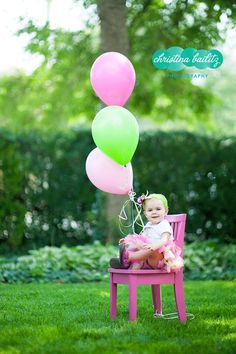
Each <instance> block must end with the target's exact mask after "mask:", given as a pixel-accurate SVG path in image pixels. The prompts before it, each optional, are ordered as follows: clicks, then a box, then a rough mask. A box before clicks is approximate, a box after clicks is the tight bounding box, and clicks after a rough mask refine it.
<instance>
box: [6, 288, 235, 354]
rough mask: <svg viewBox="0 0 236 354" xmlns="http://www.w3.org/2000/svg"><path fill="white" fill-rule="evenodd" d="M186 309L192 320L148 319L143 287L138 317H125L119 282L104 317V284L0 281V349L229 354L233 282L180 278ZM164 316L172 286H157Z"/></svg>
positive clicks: (171, 303)
mask: <svg viewBox="0 0 236 354" xmlns="http://www.w3.org/2000/svg"><path fill="white" fill-rule="evenodd" d="M184 290H185V301H186V305H187V311H188V312H191V313H193V314H194V315H195V320H193V321H187V323H186V324H185V325H183V324H182V323H180V322H179V321H178V320H177V319H176V320H172V321H165V320H161V319H156V318H154V317H153V308H152V305H151V291H150V287H149V286H140V287H139V291H138V320H137V321H136V322H135V323H130V322H129V321H128V310H127V303H128V294H127V287H126V286H119V290H118V313H117V319H116V320H115V321H111V320H110V317H109V284H108V282H106V283H100V284H99V283H94V284H93V283H90V284H78V285H77V284H25V285H24V286H22V285H20V284H19V285H5V286H1V312H0V319H1V333H0V347H1V351H2V353H4V354H5V353H9V354H10V353H25V354H30V353H47V354H50V353H67V354H75V353H80V354H87V353H91V354H99V353H104V354H109V353H114V354H119V353H136V354H143V353H148V354H156V353H159V352H162V353H163V352H164V353H166V354H170V353H176V354H189V353H192V354H197V353H208V354H215V353H219V352H220V353H222V354H226V353H227V354H233V353H234V352H235V339H234V335H235V316H234V313H235V310H236V307H235V298H236V296H235V290H236V289H235V282H230V281H214V282H212V281H204V282H203V281H186V282H185V286H184ZM162 298H163V311H164V314H166V313H171V312H175V311H176V308H175V302H174V296H173V286H172V285H163V286H162Z"/></svg>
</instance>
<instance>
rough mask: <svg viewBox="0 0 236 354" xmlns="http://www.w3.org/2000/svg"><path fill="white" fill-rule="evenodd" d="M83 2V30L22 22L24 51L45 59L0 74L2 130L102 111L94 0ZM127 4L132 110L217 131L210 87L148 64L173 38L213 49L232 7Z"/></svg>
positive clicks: (59, 125)
mask: <svg viewBox="0 0 236 354" xmlns="http://www.w3.org/2000/svg"><path fill="white" fill-rule="evenodd" d="M80 2H82V3H83V5H84V6H85V8H86V9H87V11H89V13H90V16H89V19H88V21H87V24H86V28H85V29H84V30H80V31H77V32H67V31H64V30H61V29H52V28H50V24H49V23H48V22H47V23H46V24H45V25H43V26H41V27H39V26H36V25H35V24H34V23H33V22H32V20H29V21H27V20H26V19H22V28H21V29H20V30H19V31H18V35H21V34H27V35H29V43H28V45H27V47H26V50H27V51H28V52H30V53H31V54H32V55H38V56H40V58H41V59H42V61H41V64H40V66H39V67H38V69H36V70H35V71H34V72H33V73H32V74H31V75H28V76H27V75H25V74H23V73H16V74H12V75H6V76H4V77H2V78H1V79H0V86H1V90H0V126H1V127H7V128H8V129H11V130H13V131H19V130H28V131H29V130H31V129H32V128H36V129H39V130H41V131H48V130H52V131H53V130H55V129H59V130H60V129H65V128H68V127H71V126H76V125H78V124H79V123H81V122H82V123H83V122H88V121H91V120H92V119H93V118H94V115H95V112H96V111H97V110H99V109H100V107H101V104H100V101H99V100H98V99H97V98H96V97H95V95H94V93H93V92H92V88H91V85H90V81H89V72H90V68H91V65H92V63H93V62H94V60H95V58H96V57H98V55H99V54H100V53H99V18H98V16H97V7H96V4H97V1H94V0H83V1H82V0H80ZM115 3H116V2H115V1H113V6H115ZM126 6H127V25H128V28H129V40H130V53H129V58H130V59H131V61H132V63H133V64H134V67H135V70H136V74H137V83H136V87H135V90H134V92H133V94H132V97H131V100H130V103H129V108H130V110H131V111H132V112H133V113H134V114H135V115H136V116H137V117H138V118H147V117H148V118H152V119H153V120H154V121H155V122H158V124H162V123H165V122H166V121H170V122H171V121H174V122H184V124H185V126H187V127H188V128H189V129H202V127H204V129H207V130H209V131H213V130H214V121H213V116H212V107H213V105H214V104H216V103H217V100H216V99H215V98H214V96H213V94H212V93H211V91H210V89H207V88H203V87H200V86H195V85H193V83H192V82H191V81H189V80H187V79H177V80H176V79H167V78H165V73H164V72H160V71H158V70H156V69H155V68H154V67H153V66H152V65H151V55H152V53H153V52H154V51H155V50H157V49H158V48H168V47H169V46H172V45H173V43H174V44H176V45H178V46H182V47H183V48H185V47H189V46H190V43H191V46H192V47H196V48H197V49H200V48H204V49H208V48H212V47H215V46H216V45H218V43H219V41H223V40H224V39H225V32H226V29H227V28H230V27H231V26H232V24H233V23H234V22H235V17H236V8H235V4H233V3H232V2H231V1H217V2H212V1H210V0H204V1H201V2H198V1H195V0H194V1H191V2H189V1H171V2H164V1H159V0H158V1H157V0H152V1H150V0H149V1H144V0H138V1H136V0H135V1H134V0H129V1H127V2H126ZM223 19H225V20H224V21H225V25H224V26H223V25H222V21H223ZM101 20H102V21H103V20H104V21H105V20H106V19H101Z"/></svg>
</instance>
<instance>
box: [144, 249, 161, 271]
mask: <svg viewBox="0 0 236 354" xmlns="http://www.w3.org/2000/svg"><path fill="white" fill-rule="evenodd" d="M163 258H164V257H163V254H162V253H160V252H159V251H158V250H156V251H154V252H153V253H152V254H151V255H150V256H149V257H148V258H147V263H148V264H149V265H150V266H151V267H152V268H154V269H155V268H157V267H158V264H159V261H161V260H163Z"/></svg>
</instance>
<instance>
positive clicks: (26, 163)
mask: <svg viewBox="0 0 236 354" xmlns="http://www.w3.org/2000/svg"><path fill="white" fill-rule="evenodd" d="M0 148H1V149H0V161H1V166H0V196H1V209H0V237H1V248H2V250H3V249H5V250H9V248H11V249H14V250H15V251H17V250H19V251H21V252H22V251H23V250H24V249H34V248H37V247H42V246H45V245H50V246H60V245H62V244H67V245H71V246H72V245H77V244H84V243H88V242H92V241H94V240H100V241H102V242H104V241H106V240H107V222H106V198H107V194H106V193H103V192H101V191H99V190H97V189H96V188H95V187H94V186H93V185H92V184H91V183H90V182H89V181H88V178H87V176H86V173H85V161H86V157H87V156H88V154H89V152H90V151H91V150H92V149H93V148H94V144H93V142H92V137H91V132H90V131H86V130H83V131H78V132H76V131H71V132H70V133H69V132H68V133H67V134H62V133H57V134H54V135H53V136H51V137H50V138H49V137H47V136H46V135H44V136H43V137H42V136H41V135H38V134H35V133H33V132H32V133H31V134H30V135H27V134H21V135H13V134H10V133H7V132H6V131H5V132H3V131H2V132H1V136H0ZM235 159H236V141H235V138H220V139H215V138H212V137H209V136H201V135H194V134H190V133H186V132H176V133H175V134H173V133H164V132H158V131H156V132H154V131H153V132H150V133H143V134H141V136H140V143H139V146H138V149H137V151H136V153H135V156H134V159H133V161H132V165H133V169H134V190H135V191H136V193H137V195H139V194H141V193H142V192H145V191H146V190H149V192H162V193H164V194H166V196H167V198H168V200H169V205H170V211H169V212H170V213H171V214H174V213H181V212H186V213H187V214H188V218H187V236H186V240H187V241H191V240H195V239H201V240H202V239H210V238H212V237H214V238H218V239H221V240H222V242H232V243H235V242H236V239H235V227H234V225H235V222H236V221H235V220H236V212H235V210H234V208H232V205H235V204H236V200H235V198H236V195H235V194H234V193H232V190H234V189H235V183H236V178H235V176H236V172H235ZM114 217H115V215H114ZM113 233H114V235H113V236H114V240H117V239H118V238H119V236H120V231H119V230H118V227H115V226H114V231H113Z"/></svg>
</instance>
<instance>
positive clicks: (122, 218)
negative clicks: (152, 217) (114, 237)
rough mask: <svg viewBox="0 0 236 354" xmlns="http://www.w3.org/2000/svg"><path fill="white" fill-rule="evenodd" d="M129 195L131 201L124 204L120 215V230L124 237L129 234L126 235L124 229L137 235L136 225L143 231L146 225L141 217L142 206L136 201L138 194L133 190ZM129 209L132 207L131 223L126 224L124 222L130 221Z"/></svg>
mask: <svg viewBox="0 0 236 354" xmlns="http://www.w3.org/2000/svg"><path fill="white" fill-rule="evenodd" d="M128 195H129V199H128V200H126V201H125V202H124V204H123V206H122V208H121V211H120V214H119V229H120V231H121V233H122V234H123V235H127V232H126V233H124V232H123V230H122V227H123V228H129V229H131V230H132V232H133V233H134V234H136V231H135V225H138V226H140V227H142V229H143V228H144V223H143V219H142V216H141V214H142V206H141V205H140V204H139V203H137V202H136V201H135V195H136V193H135V192H134V191H133V190H131V191H130V192H129V194H128ZM128 207H130V210H131V223H128V224H125V223H124V222H127V221H128V219H129V218H128V215H127V211H126V210H127V208H128ZM134 207H135V211H136V216H135V217H134V214H135V213H134ZM123 221H124V222H123ZM127 231H128V230H127Z"/></svg>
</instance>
